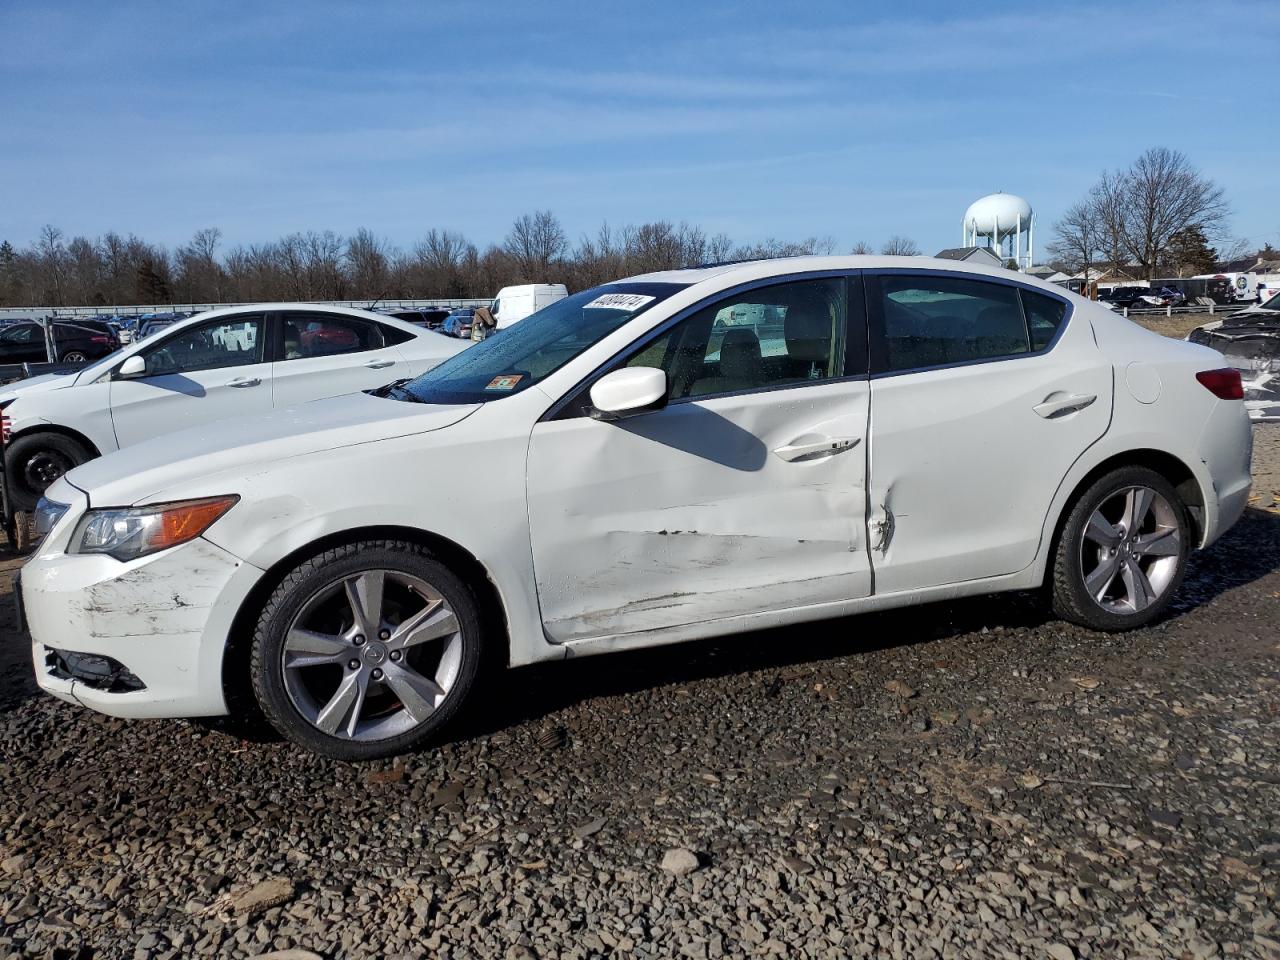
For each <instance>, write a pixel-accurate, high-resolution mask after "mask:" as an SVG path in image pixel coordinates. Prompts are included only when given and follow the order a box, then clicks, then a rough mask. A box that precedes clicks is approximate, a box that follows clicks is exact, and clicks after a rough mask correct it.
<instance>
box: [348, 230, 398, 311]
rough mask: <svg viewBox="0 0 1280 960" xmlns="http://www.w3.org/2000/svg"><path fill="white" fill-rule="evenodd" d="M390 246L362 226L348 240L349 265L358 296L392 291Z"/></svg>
mask: <svg viewBox="0 0 1280 960" xmlns="http://www.w3.org/2000/svg"><path fill="white" fill-rule="evenodd" d="M389 251H390V247H388V245H387V243H386V242H385V241H383V240H380V239H378V237H376V236H374V233H373V231H372V230H369V229H367V228H365V227H361V228H360V229H359V230H357V231H356V232H355V233H353V234H352V235H351V236H350V237H349V238H348V240H347V265H348V267H349V268H350V270H351V286H352V289H353V292H354V294H355V295H356V296H358V297H385V296H386V295H387V294H388V293H390V289H389V286H388V281H389V279H390V269H389V268H390V259H389V257H388V253H389Z"/></svg>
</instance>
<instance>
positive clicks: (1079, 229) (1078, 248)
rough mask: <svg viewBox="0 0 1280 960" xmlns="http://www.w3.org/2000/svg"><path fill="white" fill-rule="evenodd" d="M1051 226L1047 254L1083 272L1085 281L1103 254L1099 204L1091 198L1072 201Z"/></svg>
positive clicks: (1103, 228)
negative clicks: (1050, 239)
mask: <svg viewBox="0 0 1280 960" xmlns="http://www.w3.org/2000/svg"><path fill="white" fill-rule="evenodd" d="M1053 229H1054V234H1055V235H1054V239H1053V240H1052V242H1050V244H1049V248H1048V249H1049V255H1050V256H1051V257H1053V258H1055V259H1056V260H1059V261H1061V262H1062V263H1063V264H1064V265H1065V266H1066V267H1067V268H1068V269H1070V270H1072V271H1073V272H1079V273H1083V274H1084V276H1085V282H1086V283H1087V282H1088V281H1089V279H1090V278H1089V272H1090V271H1091V270H1092V269H1093V268H1094V266H1095V265H1096V264H1097V263H1098V262H1099V260H1100V258H1101V257H1103V256H1105V254H1106V237H1107V231H1106V225H1105V222H1104V218H1103V215H1102V210H1101V208H1100V206H1099V204H1098V203H1097V202H1095V201H1094V199H1093V198H1090V199H1086V200H1081V201H1079V202H1078V203H1074V204H1072V205H1071V206H1070V207H1069V208H1068V209H1067V212H1066V213H1064V214H1063V215H1062V219H1061V220H1059V221H1058V222H1057V223H1056V224H1054V227H1053Z"/></svg>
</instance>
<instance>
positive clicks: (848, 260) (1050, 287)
mask: <svg viewBox="0 0 1280 960" xmlns="http://www.w3.org/2000/svg"><path fill="white" fill-rule="evenodd" d="M886 269H889V270H936V271H940V272H946V273H969V274H973V275H974V276H980V277H989V278H991V279H995V280H1004V281H1009V280H1017V281H1018V282H1019V283H1021V284H1025V285H1026V286H1029V287H1038V288H1040V289H1042V290H1045V291H1047V292H1050V293H1053V294H1054V295H1056V296H1068V295H1070V292H1069V291H1068V290H1067V289H1066V288H1065V287H1062V286H1059V285H1057V284H1053V283H1049V282H1048V281H1046V280H1041V279H1039V278H1037V277H1033V276H1030V275H1028V274H1025V273H1018V272H1015V271H1013V270H1009V269H1006V268H1005V267H998V266H990V267H988V266H984V265H981V264H974V263H968V262H965V261H960V260H940V259H938V258H937V257H890V256H865V255H860V254H849V255H846V256H803V257H773V258H769V259H760V260H741V261H736V262H733V263H714V264H708V265H706V266H701V267H689V268H687V269H682V270H662V271H659V272H656V273H644V274H640V275H638V276H634V277H627V278H625V279H622V280H616V281H613V282H614V283H680V284H688V285H692V284H698V283H706V284H707V285H708V287H714V288H716V289H721V288H724V287H731V286H734V285H736V284H738V283H748V282H751V281H753V280H765V279H768V278H769V277H774V276H787V275H789V274H795V273H817V272H821V271H826V270H832V271H837V270H839V271H845V270H886ZM606 286H607V284H606Z"/></svg>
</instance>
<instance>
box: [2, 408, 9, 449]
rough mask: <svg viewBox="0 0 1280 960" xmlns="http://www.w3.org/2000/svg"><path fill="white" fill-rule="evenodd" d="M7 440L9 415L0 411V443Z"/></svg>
mask: <svg viewBox="0 0 1280 960" xmlns="http://www.w3.org/2000/svg"><path fill="white" fill-rule="evenodd" d="M8 442H9V415H8V414H7V413H0V443H8Z"/></svg>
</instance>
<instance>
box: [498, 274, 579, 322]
mask: <svg viewBox="0 0 1280 960" xmlns="http://www.w3.org/2000/svg"><path fill="white" fill-rule="evenodd" d="M568 295H569V291H568V290H567V289H566V288H565V285H564V284H563V283H526V284H524V285H522V286H518V287H503V288H502V289H501V290H499V291H498V295H497V296H496V297H494V298H493V305H492V306H490V307H489V310H490V311H491V312H492V313H493V318H494V319H495V320H497V321H498V329H499V330H501V329H502V328H503V327H509V326H511V324H513V323H516V322H517V321H519V320H523V319H524V318H525V317H527V316H529V315H530V314H532V313H537V312H538V311H539V310H541V309H542V308H543V307H549V306H551V304H553V303H555V302H556V301H557V300H563V299H564V298H565V297H567V296H568Z"/></svg>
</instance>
